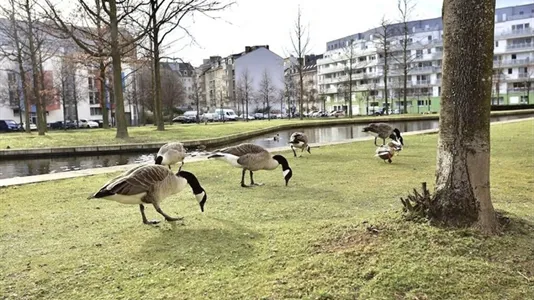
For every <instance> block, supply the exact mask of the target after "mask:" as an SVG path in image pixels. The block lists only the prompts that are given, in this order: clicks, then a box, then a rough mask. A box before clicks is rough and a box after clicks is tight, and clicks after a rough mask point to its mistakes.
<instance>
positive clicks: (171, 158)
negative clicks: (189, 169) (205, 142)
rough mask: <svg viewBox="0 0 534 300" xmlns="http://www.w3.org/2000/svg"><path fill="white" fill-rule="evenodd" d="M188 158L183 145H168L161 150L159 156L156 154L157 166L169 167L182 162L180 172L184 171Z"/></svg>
mask: <svg viewBox="0 0 534 300" xmlns="http://www.w3.org/2000/svg"><path fill="white" fill-rule="evenodd" d="M186 156H187V153H186V150H185V148H184V145H183V144H182V143H178V142H176V143H167V144H165V145H163V146H161V148H159V151H158V154H156V165H164V166H169V169H171V165H174V164H177V163H179V162H181V163H182V164H181V165H180V168H179V169H178V171H180V170H182V167H183V166H184V159H185V157H186Z"/></svg>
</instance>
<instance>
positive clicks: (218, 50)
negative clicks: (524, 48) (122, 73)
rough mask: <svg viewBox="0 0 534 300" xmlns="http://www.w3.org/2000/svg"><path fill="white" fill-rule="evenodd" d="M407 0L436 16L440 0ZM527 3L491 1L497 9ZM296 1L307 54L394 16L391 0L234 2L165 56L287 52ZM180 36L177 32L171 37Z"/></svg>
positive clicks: (194, 59)
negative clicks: (260, 49)
mask: <svg viewBox="0 0 534 300" xmlns="http://www.w3.org/2000/svg"><path fill="white" fill-rule="evenodd" d="M413 1H416V2H417V4H416V7H415V11H414V13H413V16H412V19H425V18H435V17H439V16H440V15H441V6H442V3H443V1H442V0H419V1H417V0H413ZM533 1H534V0H497V7H504V6H512V5H519V4H529V3H533ZM299 4H300V6H301V9H302V18H303V21H304V22H305V24H307V25H309V31H310V45H309V48H310V51H309V53H316V54H320V53H323V52H324V51H325V48H326V42H327V41H330V40H334V39H337V38H340V37H344V36H347V35H351V34H354V33H357V32H361V31H365V30H368V29H371V28H373V27H376V26H377V25H378V24H379V22H380V19H381V17H382V16H383V15H385V16H386V18H388V19H390V20H394V21H395V20H397V19H398V13H397V0H328V1H319V0H313V1H310V0H307V1H304V0H236V4H234V6H233V7H232V8H230V9H228V10H226V11H224V12H221V13H218V14H217V16H218V17H220V19H219V20H211V19H209V18H206V17H203V16H195V18H194V23H192V22H188V23H191V24H188V28H189V30H190V31H191V33H192V34H193V35H194V36H195V38H196V40H197V42H198V44H199V46H197V45H191V46H190V45H189V43H188V42H187V41H185V40H182V41H179V42H177V43H174V44H173V45H172V46H171V47H170V48H169V49H168V50H167V53H166V54H168V55H170V56H174V57H181V58H183V59H184V60H185V61H190V62H191V63H192V64H193V65H194V66H198V65H200V64H201V62H202V59H203V58H208V57H209V56H213V55H220V56H227V55H229V54H232V53H238V52H241V51H243V50H244V48H245V46H247V45H264V44H267V45H269V46H270V49H271V50H272V51H274V52H275V53H277V54H278V55H280V56H282V57H285V56H288V55H289V54H291V52H292V51H293V50H292V45H291V40H290V35H289V32H290V30H291V29H292V27H293V24H294V21H295V18H296V15H297V7H298V5H299ZM180 36H181V33H178V32H177V33H176V34H173V37H172V39H177V38H178V37H180Z"/></svg>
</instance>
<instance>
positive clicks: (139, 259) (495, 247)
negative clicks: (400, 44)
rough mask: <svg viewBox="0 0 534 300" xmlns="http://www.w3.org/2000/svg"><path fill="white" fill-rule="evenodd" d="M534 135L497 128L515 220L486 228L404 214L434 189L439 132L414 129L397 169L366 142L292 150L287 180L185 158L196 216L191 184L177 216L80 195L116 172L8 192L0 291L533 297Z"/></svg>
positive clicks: (125, 295) (499, 176)
mask: <svg viewBox="0 0 534 300" xmlns="http://www.w3.org/2000/svg"><path fill="white" fill-rule="evenodd" d="M214 127H216V126H215V125H214ZM533 131H534V121H524V122H518V123H513V124H499V125H493V126H492V169H491V176H492V180H491V189H492V199H493V203H494V205H495V206H496V208H497V209H499V210H503V211H505V212H506V214H507V216H509V217H510V218H511V220H512V221H511V223H510V224H509V225H508V226H507V227H506V228H505V231H504V234H503V235H501V236H496V237H490V238H485V237H482V236H479V235H478V234H477V233H476V232H474V231H472V230H445V229H438V228H435V227H430V226H428V225H426V224H416V223H411V222H405V221H402V219H401V218H400V217H399V216H400V213H399V211H400V207H401V204H400V201H399V198H400V197H403V196H406V195H407V194H408V193H409V192H410V191H411V190H412V188H414V187H417V188H419V187H420V182H422V181H427V182H429V185H430V187H429V188H431V189H432V188H433V185H432V183H433V181H434V173H435V156H436V138H437V136H436V135H420V136H406V138H405V141H406V147H405V149H404V150H403V151H402V152H401V154H400V155H399V156H398V157H395V159H394V162H393V163H392V164H386V163H383V162H382V161H380V160H378V159H376V158H375V157H373V155H374V150H375V147H374V146H373V143H372V141H365V142H358V143H352V144H346V145H337V146H328V147H321V148H314V149H312V154H311V155H305V157H304V158H293V157H292V156H291V155H290V153H289V152H284V154H285V155H286V157H288V158H289V161H290V164H291V167H292V168H293V171H294V176H293V179H292V181H291V182H290V184H289V186H288V187H285V186H284V182H283V179H282V170H281V169H277V170H275V171H272V172H268V171H259V172H257V173H256V174H255V179H256V180H257V181H259V182H263V183H265V186H262V187H256V188H252V189H243V188H241V187H239V181H240V175H241V172H240V170H239V169H235V168H230V167H229V166H228V165H226V164H225V163H224V162H220V161H206V162H200V163H190V164H186V165H185V168H184V169H185V170H188V171H191V172H193V173H195V174H196V175H197V177H198V178H199V180H200V182H201V184H202V185H203V186H204V188H205V189H206V191H207V192H208V196H209V198H208V202H207V203H206V207H205V208H206V212H205V213H203V214H202V213H201V212H200V209H199V207H198V204H197V203H196V200H195V198H194V197H193V195H192V193H191V192H190V190H189V189H188V190H185V191H184V192H182V193H181V194H179V195H176V196H173V197H169V198H168V199H167V200H166V201H165V202H164V203H163V205H162V209H163V210H164V211H165V212H167V213H168V214H170V215H173V216H174V215H179V216H184V217H185V220H184V221H183V223H178V224H175V225H171V224H169V223H165V222H164V223H162V224H161V225H159V226H157V227H152V226H147V225H143V224H142V223H141V217H140V214H139V210H138V207H137V206H127V205H121V204H117V203H113V202H110V201H106V200H86V197H87V196H88V194H90V193H91V192H94V191H96V190H97V189H98V188H99V187H100V186H101V185H102V184H103V183H105V182H106V181H107V180H108V179H109V178H111V177H112V176H114V175H116V174H108V175H99V176H93V177H84V178H77V179H69V180H63V181H54V182H50V183H42V184H32V185H25V186H19V187H11V188H5V189H0V199H2V200H1V201H2V206H1V208H0V216H1V218H0V269H1V270H2V271H1V272H0V298H2V299H36V298H39V299H531V298H532V295H534V260H533V259H532V258H533V257H534V242H533V241H534V199H533V196H532V195H533V192H534V188H533V187H534V172H532V170H533V168H534V161H533V160H534V150H533V147H534V139H532V138H531V136H532V133H533ZM525 137H527V138H525ZM247 177H248V176H247ZM247 180H248V178H247ZM147 215H148V217H149V218H158V219H160V220H161V219H162V217H161V216H159V215H158V214H157V213H156V212H155V211H154V210H153V208H148V209H147ZM368 226H373V227H374V228H376V229H377V230H378V233H373V232H370V231H369V230H367V229H366V228H367V227H368Z"/></svg>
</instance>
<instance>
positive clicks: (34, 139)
mask: <svg viewBox="0 0 534 300" xmlns="http://www.w3.org/2000/svg"><path fill="white" fill-rule="evenodd" d="M413 116H414V115H402V116H398V115H397V116H392V117H391V118H405V117H413ZM415 116H417V115H415ZM355 119H362V120H369V121H372V120H376V117H358V118H355ZM326 120H336V119H307V120H304V121H300V120H293V119H292V120H272V121H266V120H261V121H252V122H229V123H224V124H223V123H208V125H204V124H201V125H200V126H199V125H197V124H173V125H170V126H169V125H166V126H165V128H166V130H165V131H157V130H156V127H155V126H152V125H147V126H145V127H129V128H128V131H129V133H130V138H128V139H115V129H107V130H106V129H91V130H87V129H80V130H68V131H61V130H53V131H50V132H49V133H47V134H46V135H45V136H39V135H37V133H36V132H32V134H26V133H8V134H0V149H5V148H6V147H7V146H8V145H9V146H10V147H11V148H12V149H20V148H43V147H58V146H80V145H113V144H125V143H145V142H162V141H170V140H180V141H185V140H196V139H204V138H213V137H220V136H225V135H230V134H235V133H241V132H247V131H254V130H258V129H263V128H267V127H270V126H276V125H282V124H299V123H302V122H306V123H321V122H324V121H326Z"/></svg>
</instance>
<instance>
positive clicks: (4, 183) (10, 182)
mask: <svg viewBox="0 0 534 300" xmlns="http://www.w3.org/2000/svg"><path fill="white" fill-rule="evenodd" d="M527 120H534V118H526V119H517V120H508V121H501V122H494V123H492V124H491V125H492V126H495V125H501V124H507V123H516V122H524V121H527ZM438 131H439V129H428V130H419V131H412V132H407V133H405V134H404V135H405V136H413V135H421V134H435V133H437V132H438ZM373 139H374V138H373V137H364V138H356V139H347V140H342V141H336V142H328V143H313V144H311V147H312V148H319V147H322V146H331V145H340V144H348V143H355V142H361V141H372V140H373ZM268 150H269V151H270V152H281V151H289V147H287V146H284V147H278V148H270V149H268ZM206 159H207V157H206V156H201V157H187V158H186V160H185V163H186V164H189V163H194V162H199V161H204V160H206ZM134 165H135V164H128V165H121V166H113V167H105V168H95V169H86V170H79V171H71V172H65V173H55V174H42V175H35V176H25V177H14V178H7V179H0V188H1V187H8V186H18V185H25V184H31V183H39V182H45V181H54V180H61V179H69V178H76V177H84V176H93V175H98V174H108V173H115V172H123V171H126V170H128V169H130V168H132V167H133V166H134Z"/></svg>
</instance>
